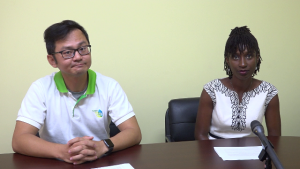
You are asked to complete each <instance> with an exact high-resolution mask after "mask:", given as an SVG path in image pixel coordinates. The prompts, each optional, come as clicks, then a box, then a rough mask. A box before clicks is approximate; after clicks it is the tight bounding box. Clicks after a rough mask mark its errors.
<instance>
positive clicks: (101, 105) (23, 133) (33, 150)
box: [12, 20, 141, 164]
mask: <svg viewBox="0 0 300 169" xmlns="http://www.w3.org/2000/svg"><path fill="white" fill-rule="evenodd" d="M44 39H45V42H46V48H47V52H48V55H47V59H48V62H49V64H50V65H51V66H52V67H54V68H58V69H59V70H60V71H59V72H58V73H52V74H51V75H49V76H46V77H43V78H41V79H39V80H37V81H35V82H34V83H33V84H32V85H31V87H30V88H29V90H28V92H27V94H26V96H25V98H24V100H23V102H22V105H21V108H20V110H19V113H18V118H17V122H16V127H15V131H14V134H13V140H12V147H13V150H14V151H15V152H17V153H21V154H25V155H29V156H35V157H44V158H57V159H61V160H64V161H66V162H68V163H73V164H80V163H83V162H86V161H92V160H95V159H97V158H99V157H101V156H103V155H104V154H109V153H111V152H112V151H118V150H121V149H125V148H127V147H130V146H133V145H135V144H138V143H139V142H140V141H141V131H140V128H139V126H138V123H137V120H136V117H135V114H134V112H133V110H132V107H131V105H130V103H129V102H128V99H127V96H126V94H125V93H124V91H123V90H122V88H121V87H120V85H119V84H118V83H117V82H116V81H115V80H113V79H111V78H109V77H106V76H103V75H101V74H100V73H97V72H94V71H92V70H90V69H89V68H90V66H91V45H90V42H89V37H88V34H87V32H86V31H85V30H84V28H83V27H82V26H80V25H79V24H78V23H76V22H74V21H70V20H65V21H62V22H60V23H56V24H53V25H52V26H50V27H49V28H47V29H46V30H45V32H44ZM110 121H113V122H114V123H115V124H116V125H117V127H118V128H119V129H120V133H118V134H117V135H116V136H114V137H112V138H109V124H110ZM37 132H39V135H40V138H39V137H37V136H36V134H37Z"/></svg>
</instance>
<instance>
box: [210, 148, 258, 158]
mask: <svg viewBox="0 0 300 169" xmlns="http://www.w3.org/2000/svg"><path fill="white" fill-rule="evenodd" d="M262 148H263V147H262V146H249V147H214V149H215V151H216V153H217V154H218V155H219V156H220V157H221V158H222V159H223V160H224V161H225V160H257V159H258V155H259V153H260V152H261V150H262Z"/></svg>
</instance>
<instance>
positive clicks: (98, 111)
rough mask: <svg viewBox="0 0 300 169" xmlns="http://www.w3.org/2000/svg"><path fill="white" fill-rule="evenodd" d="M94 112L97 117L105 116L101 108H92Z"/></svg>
mask: <svg viewBox="0 0 300 169" xmlns="http://www.w3.org/2000/svg"><path fill="white" fill-rule="evenodd" d="M92 112H94V113H95V114H96V116H97V117H103V113H102V111H101V110H100V109H99V110H92Z"/></svg>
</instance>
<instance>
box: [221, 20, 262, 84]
mask: <svg viewBox="0 0 300 169" xmlns="http://www.w3.org/2000/svg"><path fill="white" fill-rule="evenodd" d="M237 49H238V50H239V51H240V52H241V53H242V52H243V51H244V50H245V49H247V50H248V51H249V52H251V53H253V52H255V53H256V56H257V57H258V61H257V65H256V69H255V71H254V73H253V74H252V77H253V76H255V75H256V74H257V72H258V71H259V68H260V63H261V61H262V58H261V55H260V50H259V47H258V43H257V40H256V38H255V37H254V36H253V35H252V33H251V32H250V29H249V28H247V26H243V27H235V28H234V29H232V30H231V32H230V35H229V38H228V39H227V42H226V45H225V52H224V70H225V71H226V74H227V75H228V76H229V78H232V71H231V69H230V67H229V65H228V64H227V62H226V58H228V57H229V56H230V55H232V54H235V53H236V50H237Z"/></svg>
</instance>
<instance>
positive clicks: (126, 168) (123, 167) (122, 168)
mask: <svg viewBox="0 0 300 169" xmlns="http://www.w3.org/2000/svg"><path fill="white" fill-rule="evenodd" d="M91 169H134V168H133V167H132V166H131V165H130V164H129V163H124V164H119V165H112V166H107V167H99V168H91Z"/></svg>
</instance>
